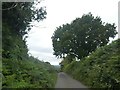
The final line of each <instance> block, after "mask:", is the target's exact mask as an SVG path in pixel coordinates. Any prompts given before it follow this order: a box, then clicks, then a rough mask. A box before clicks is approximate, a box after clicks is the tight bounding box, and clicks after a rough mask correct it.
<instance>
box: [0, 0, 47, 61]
mask: <svg viewBox="0 0 120 90" xmlns="http://www.w3.org/2000/svg"><path fill="white" fill-rule="evenodd" d="M36 4H39V2H37V1H35V0H34V2H3V3H2V56H3V57H4V58H13V57H14V58H17V59H22V58H23V57H27V52H28V49H27V46H26V40H25V38H24V39H23V36H24V35H26V34H27V32H28V31H29V30H30V28H31V27H32V24H31V22H34V21H38V22H39V21H41V20H43V19H45V18H46V14H47V13H46V10H45V8H44V7H40V8H36V6H35V5H36Z"/></svg>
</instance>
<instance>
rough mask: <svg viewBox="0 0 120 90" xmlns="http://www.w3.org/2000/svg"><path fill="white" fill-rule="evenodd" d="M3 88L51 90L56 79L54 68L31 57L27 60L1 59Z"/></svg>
mask: <svg viewBox="0 0 120 90" xmlns="http://www.w3.org/2000/svg"><path fill="white" fill-rule="evenodd" d="M2 66H3V69H2V73H3V75H4V76H3V83H2V84H3V88H52V87H54V85H55V81H56V79H57V77H56V76H57V73H56V71H55V68H54V66H51V65H50V64H46V63H44V62H41V61H39V60H37V59H35V58H33V57H29V59H28V60H24V61H23V60H10V59H4V58H3V65H2Z"/></svg>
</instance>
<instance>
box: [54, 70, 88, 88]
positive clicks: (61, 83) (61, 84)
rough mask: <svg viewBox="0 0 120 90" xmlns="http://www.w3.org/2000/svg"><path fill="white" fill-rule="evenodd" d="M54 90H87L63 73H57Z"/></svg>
mask: <svg viewBox="0 0 120 90" xmlns="http://www.w3.org/2000/svg"><path fill="white" fill-rule="evenodd" d="M55 88H86V89H87V87H86V86H84V85H83V84H82V83H80V82H79V81H77V80H75V79H73V78H71V77H70V76H69V75H67V74H66V73H64V72H60V73H58V79H57V83H56V85H55ZM86 89H85V90H86Z"/></svg>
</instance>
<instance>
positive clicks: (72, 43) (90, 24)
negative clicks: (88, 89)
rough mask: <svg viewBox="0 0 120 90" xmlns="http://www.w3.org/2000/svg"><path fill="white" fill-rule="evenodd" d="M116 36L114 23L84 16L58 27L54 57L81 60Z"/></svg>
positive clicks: (55, 34) (53, 39)
mask: <svg viewBox="0 0 120 90" xmlns="http://www.w3.org/2000/svg"><path fill="white" fill-rule="evenodd" d="M116 34H117V32H116V26H115V24H114V23H113V24H110V23H105V22H103V21H102V20H101V18H100V17H98V16H97V17H94V16H93V15H92V14H91V13H89V14H84V15H83V16H82V17H81V18H76V19H75V20H73V21H72V22H71V23H70V24H68V23H67V24H63V25H62V26H59V27H57V29H56V30H55V32H54V34H53V36H52V42H53V50H54V55H56V56H57V57H60V58H61V57H65V56H66V55H69V56H72V57H77V58H78V59H81V58H83V57H85V56H87V55H89V54H90V53H91V52H92V51H94V50H95V49H96V48H98V47H101V46H104V45H106V44H107V43H108V42H109V40H110V39H109V38H110V37H111V38H114V37H115V35H116Z"/></svg>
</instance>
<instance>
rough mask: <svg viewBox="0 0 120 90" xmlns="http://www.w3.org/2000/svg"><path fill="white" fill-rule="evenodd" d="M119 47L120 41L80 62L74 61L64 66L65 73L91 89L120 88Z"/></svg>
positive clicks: (100, 49) (102, 48) (98, 50)
mask: <svg viewBox="0 0 120 90" xmlns="http://www.w3.org/2000/svg"><path fill="white" fill-rule="evenodd" d="M119 46H120V39H118V40H116V41H114V42H112V43H111V44H109V45H106V46H104V47H101V48H98V49H97V50H96V51H95V52H92V53H91V55H89V56H88V57H85V58H84V59H81V60H80V61H72V62H71V63H70V64H67V65H65V66H64V68H63V71H65V72H67V73H69V74H70V75H71V76H72V77H73V78H75V79H77V80H79V81H80V82H82V83H83V84H85V85H86V86H88V87H90V88H110V89H111V90H113V89H117V88H120V53H119V52H120V47H119ZM64 61H68V59H64Z"/></svg>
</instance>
